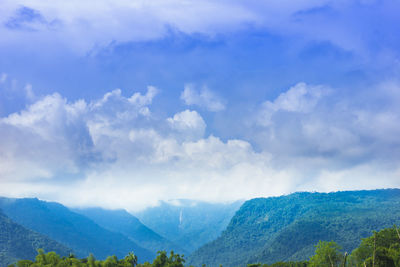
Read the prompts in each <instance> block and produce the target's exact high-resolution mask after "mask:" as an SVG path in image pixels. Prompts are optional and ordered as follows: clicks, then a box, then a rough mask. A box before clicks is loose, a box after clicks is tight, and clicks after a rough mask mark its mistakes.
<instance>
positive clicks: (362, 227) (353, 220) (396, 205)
mask: <svg viewBox="0 0 400 267" xmlns="http://www.w3.org/2000/svg"><path fill="white" fill-rule="evenodd" d="M399 220H400V190H399V189H387V190H371V191H347V192H335V193H306V192H303V193H294V194H291V195H287V196H281V197H270V198H257V199H252V200H249V201H246V202H245V203H244V204H243V205H242V206H241V208H240V209H239V211H237V212H236V214H235V216H234V217H233V218H232V219H231V222H230V223H229V225H228V227H227V229H226V230H225V231H224V232H223V233H222V234H221V236H220V237H219V238H217V239H216V240H214V241H212V242H210V243H208V244H206V245H204V246H203V247H201V248H199V249H198V250H197V251H195V252H194V253H192V254H191V255H190V256H189V258H188V263H189V264H192V265H195V266H201V264H202V263H205V264H207V265H208V266H217V265H218V264H220V263H221V264H222V265H223V266H226V267H229V266H245V265H246V264H248V263H257V262H262V263H267V264H272V263H274V262H289V261H294V262H298V261H304V260H307V259H309V257H311V256H312V255H313V253H314V248H315V247H314V246H315V245H316V244H317V243H318V241H319V240H335V242H337V243H338V244H340V246H341V247H343V250H344V251H352V250H353V249H355V248H356V247H358V245H359V244H360V240H361V238H365V237H367V236H369V235H370V233H371V232H372V231H373V230H380V229H383V228H387V227H391V226H392V225H393V224H395V223H399V222H400V221H399ZM349 260H350V259H349Z"/></svg>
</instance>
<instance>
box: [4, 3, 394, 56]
mask: <svg viewBox="0 0 400 267" xmlns="http://www.w3.org/2000/svg"><path fill="white" fill-rule="evenodd" d="M22 7H26V8H30V9H31V13H32V14H34V15H35V17H32V18H29V17H24V16H23V15H21V14H19V13H21V12H19V11H18V10H21V8H22ZM398 10H399V4H398V3H397V2H395V1H380V2H377V1H368V2H365V1H364V2H362V1H361V2H360V1H357V0H353V1H330V0H323V1H314V0H312V1H296V3H293V1H291V2H288V1H234V2H232V1H226V0H216V1H211V0H202V1H195V0H187V1H179V0H167V1H165V0H153V1H151V2H149V1H145V0H136V1H128V0H117V1H113V2H112V3H111V2H110V1H108V0H97V1H94V0H89V1H85V2H82V1H78V0H72V1H67V2H66V1H61V0H56V1H46V2H43V1H39V0H34V1H32V0H18V1H14V0H3V1H2V6H1V7H0V18H1V19H0V24H1V25H2V27H0V34H1V35H2V36H3V38H2V39H1V41H0V44H3V45H4V44H7V45H10V46H11V45H14V46H15V44H18V45H21V44H24V45H25V46H26V45H27V40H30V41H31V42H30V43H29V44H28V45H29V46H31V45H32V46H35V45H36V49H43V44H44V43H45V42H44V41H46V44H51V45H59V46H61V47H67V48H68V49H69V50H73V51H78V52H79V53H82V54H86V52H88V51H91V50H93V49H95V48H99V47H104V46H107V45H109V44H110V43H113V42H116V43H124V42H130V41H146V40H154V39H158V38H163V37H165V35H167V34H168V33H169V31H170V30H171V29H172V30H173V31H178V32H182V33H185V34H195V33H201V34H205V35H208V36H216V35H218V34H226V33H232V32H238V31H241V30H243V29H248V28H251V29H262V30H267V31H268V32H271V33H273V34H277V35H283V36H290V37H293V36H294V37H296V39H298V40H302V41H306V42H307V41H317V42H329V43H331V44H334V45H336V46H339V47H341V48H344V49H345V50H347V51H353V52H356V53H359V54H363V55H370V54H369V52H371V51H374V50H375V49H377V48H378V47H377V46H376V43H377V42H379V43H380V44H382V42H384V43H385V44H387V45H385V47H386V48H388V47H395V46H396V44H397V42H398V38H397V37H393V36H392V35H393V34H392V33H391V32H390V31H391V29H392V27H393V25H397V24H399V22H400V21H399V18H398V16H397V13H396V11H398ZM205 17H207V19H204V18H205ZM371 17H374V18H379V20H380V23H379V24H377V23H376V21H375V20H371ZM7 25H8V27H7ZM10 25H12V27H10ZM376 32H379V33H380V34H376ZM381 35H384V36H391V37H390V38H380V37H379V36H381ZM299 36H300V37H301V38H298V37H299ZM377 38H379V39H377ZM382 47H383V46H382ZM378 50H380V49H378ZM389 50H392V51H394V50H395V49H389ZM379 52H382V53H389V54H390V51H383V50H382V51H379Z"/></svg>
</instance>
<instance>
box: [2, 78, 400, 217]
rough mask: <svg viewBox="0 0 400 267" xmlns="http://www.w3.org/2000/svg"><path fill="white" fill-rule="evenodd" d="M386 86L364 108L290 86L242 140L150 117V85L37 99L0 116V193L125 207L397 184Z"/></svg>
mask: <svg viewBox="0 0 400 267" xmlns="http://www.w3.org/2000/svg"><path fill="white" fill-rule="evenodd" d="M390 86H391V87H390V88H389V87H388V85H387V84H382V85H381V87H377V88H375V89H376V90H375V91H379V95H380V97H385V98H387V99H388V100H387V101H385V106H384V107H383V106H378V107H376V108H374V109H371V108H369V109H368V108H367V106H368V103H364V102H363V101H359V102H357V101H356V99H355V98H352V99H349V100H343V98H335V93H334V92H333V91H332V89H331V88H329V87H326V86H322V85H319V86H315V85H307V84H305V83H299V84H297V85H295V86H293V87H291V88H289V89H288V90H287V91H286V92H283V93H282V94H280V95H279V96H277V97H276V98H275V99H273V100H266V101H265V102H264V103H263V104H262V105H260V107H259V111H258V112H257V113H256V114H253V116H254V115H257V116H255V117H257V119H255V120H254V125H253V127H254V128H253V129H248V130H249V131H250V132H251V131H252V130H253V132H251V133H252V136H251V138H248V139H245V138H242V139H234V138H232V139H226V140H223V139H222V138H220V137H218V136H215V135H209V136H205V135H204V131H205V128H206V127H207V126H206V122H205V121H204V119H203V118H202V117H201V115H200V114H199V113H198V112H197V111H195V110H183V111H180V112H177V113H176V114H171V115H169V116H165V117H163V116H159V114H158V115H155V114H153V112H152V109H151V107H152V106H151V105H152V104H151V103H152V100H153V98H154V97H155V96H156V92H157V91H158V90H157V89H156V88H154V87H149V88H148V90H147V92H146V93H134V94H133V95H132V96H129V97H126V96H124V95H123V94H122V91H121V90H119V89H116V90H114V91H111V92H109V93H106V94H105V95H104V96H103V97H102V98H100V99H97V100H93V101H89V102H86V101H84V100H77V101H73V102H70V101H68V100H67V99H65V98H64V97H62V96H61V95H59V94H53V95H47V96H45V97H42V98H40V99H38V100H36V102H34V103H33V104H31V105H29V106H28V107H27V108H25V109H24V110H21V111H20V112H18V113H13V114H10V115H8V116H6V117H2V118H1V119H0V132H1V134H2V138H1V139H0V148H1V150H0V177H1V178H0V185H1V186H0V194H1V195H6V196H38V197H41V198H45V199H50V200H55V201H60V202H62V203H65V204H68V205H72V206H99V205H100V206H103V207H108V208H116V207H119V208H127V209H129V210H135V209H140V208H143V207H145V206H147V205H151V204H154V203H156V202H157V200H160V199H171V198H192V199H200V200H208V201H229V200H236V199H239V198H251V197H259V196H271V195H280V194H286V193H290V192H294V191H297V190H320V191H332V190H344V189H372V188H378V187H398V186H400V184H399V183H400V179H398V178H399V174H400V170H399V168H398V166H399V164H398V163H399V162H398V159H399V158H400V155H399V151H400V150H399V149H398V148H399V147H400V143H399V141H398V136H399V134H400V127H399V126H398V125H400V118H399V115H398V114H400V113H399V108H398V105H396V103H398V98H395V97H394V95H396V92H397V90H394V88H400V87H396V86H397V85H396V84H390ZM388 88H389V89H388ZM382 92H386V96H384V93H382ZM339 99H340V100H339ZM390 101H392V102H390ZM144 110H145V111H144ZM266 114H267V115H266ZM265 120H268V123H265ZM278 122H279V123H278ZM237 123H241V122H240V121H237ZM242 126H243V127H246V124H242ZM255 130H256V132H255ZM257 143H258V145H259V146H260V148H259V149H255V148H254V144H257Z"/></svg>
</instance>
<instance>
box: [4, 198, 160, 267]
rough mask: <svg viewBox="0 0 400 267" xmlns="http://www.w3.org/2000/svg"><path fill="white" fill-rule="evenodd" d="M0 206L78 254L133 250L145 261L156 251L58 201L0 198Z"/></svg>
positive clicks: (121, 254) (122, 253) (103, 254)
mask: <svg viewBox="0 0 400 267" xmlns="http://www.w3.org/2000/svg"><path fill="white" fill-rule="evenodd" d="M0 209H1V210H2V211H3V212H4V213H5V214H6V215H7V216H8V217H9V218H10V219H11V220H13V221H14V222H16V223H18V224H20V225H22V226H23V227H25V228H28V229H31V230H33V231H35V232H38V233H41V234H44V235H46V236H48V237H49V238H51V239H53V240H55V241H57V242H60V243H62V244H63V245H65V246H66V247H68V248H71V249H72V250H73V252H74V253H75V254H76V255H77V256H79V257H87V256H88V255H89V254H90V253H93V254H94V256H95V257H97V258H99V259H104V258H106V257H107V256H109V255H116V256H118V257H124V256H125V255H127V254H128V253H129V252H130V251H134V252H135V253H136V254H137V255H138V257H140V260H141V261H146V260H151V259H153V257H154V255H155V254H154V253H152V252H151V251H149V250H147V249H144V248H142V247H141V246H139V245H138V244H136V243H135V242H134V241H132V240H130V239H129V238H128V237H126V236H124V235H122V234H119V233H115V232H111V231H109V230H106V229H104V228H102V227H100V226H99V225H98V224H96V223H95V222H93V221H92V220H90V219H89V218H87V217H85V216H83V215H81V214H78V213H75V212H72V211H71V210H69V209H68V208H67V207H65V206H63V205H61V204H59V203H55V202H46V201H41V200H38V199H36V198H23V199H10V198H0Z"/></svg>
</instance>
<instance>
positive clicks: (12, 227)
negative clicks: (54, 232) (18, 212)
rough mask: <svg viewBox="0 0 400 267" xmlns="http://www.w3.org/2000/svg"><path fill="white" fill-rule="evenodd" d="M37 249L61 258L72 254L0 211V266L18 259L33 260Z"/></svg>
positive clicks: (65, 248)
mask: <svg viewBox="0 0 400 267" xmlns="http://www.w3.org/2000/svg"><path fill="white" fill-rule="evenodd" d="M39 248H43V249H45V250H47V251H55V252H57V253H58V254H60V255H62V256H68V255H69V253H71V252H72V250H71V249H69V248H67V247H66V246H64V245H62V244H60V243H58V242H56V241H54V240H51V239H50V238H48V237H47V236H44V235H41V234H39V233H36V232H33V231H31V230H29V229H26V228H25V227H23V226H21V225H19V224H17V223H15V222H13V221H12V220H11V219H10V218H8V217H7V216H6V215H5V214H3V212H2V211H1V210H0V266H7V265H8V264H11V263H14V262H16V261H17V260H20V259H29V260H33V259H34V258H35V256H36V254H37V251H36V250H37V249H39Z"/></svg>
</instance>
